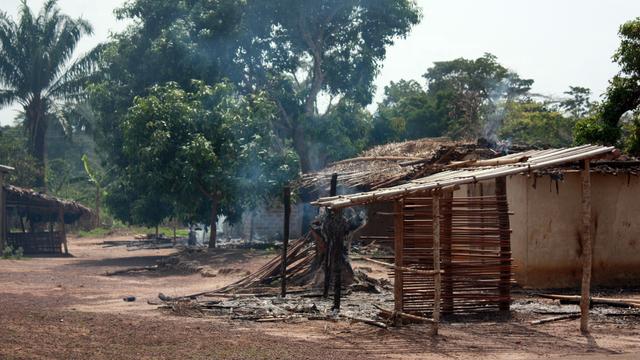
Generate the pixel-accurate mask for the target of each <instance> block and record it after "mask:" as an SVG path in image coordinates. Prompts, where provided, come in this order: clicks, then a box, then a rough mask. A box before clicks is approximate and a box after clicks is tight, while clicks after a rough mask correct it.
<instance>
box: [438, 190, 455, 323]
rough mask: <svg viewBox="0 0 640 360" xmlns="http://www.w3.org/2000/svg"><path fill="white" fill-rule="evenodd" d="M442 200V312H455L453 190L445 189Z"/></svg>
mask: <svg viewBox="0 0 640 360" xmlns="http://www.w3.org/2000/svg"><path fill="white" fill-rule="evenodd" d="M442 201H443V202H444V203H443V204H442V205H443V206H442V208H443V209H444V215H443V216H442V219H441V221H442V224H441V228H442V235H443V239H444V241H442V240H443V239H441V244H440V245H441V246H442V255H443V256H442V257H441V261H442V267H443V270H444V274H443V276H442V277H443V279H444V287H443V288H442V291H443V293H444V299H443V302H442V313H443V314H453V275H452V272H451V270H452V269H453V264H452V260H453V257H452V252H451V245H452V242H453V239H452V237H451V236H452V233H453V227H452V226H453V221H452V220H453V214H452V210H453V191H445V193H444V194H443V196H442Z"/></svg>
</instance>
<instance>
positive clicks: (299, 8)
mask: <svg viewBox="0 0 640 360" xmlns="http://www.w3.org/2000/svg"><path fill="white" fill-rule="evenodd" d="M246 3H247V6H246V8H245V16H244V18H243V29H242V30H243V31H242V36H240V38H239V43H240V48H239V51H238V61H239V62H240V63H241V64H242V65H243V66H242V67H241V69H242V70H243V72H242V79H241V80H240V83H241V84H242V85H244V86H245V89H247V90H248V91H253V90H255V89H259V90H263V91H266V92H267V93H268V94H269V95H270V98H271V99H272V100H273V101H275V103H276V104H277V106H278V110H279V113H280V121H279V127H278V129H279V132H280V134H281V136H283V137H285V138H289V139H292V141H293V146H294V148H295V149H296V151H297V153H298V155H299V156H300V161H301V167H302V170H303V171H305V172H306V171H309V170H312V169H314V168H317V167H321V166H323V165H324V164H322V163H315V164H314V163H313V162H312V158H313V154H312V153H311V152H310V150H311V149H310V147H309V144H311V143H312V141H309V140H310V138H309V134H308V132H307V129H309V127H310V123H311V122H312V121H313V120H314V119H316V118H317V117H318V116H321V115H324V114H322V113H321V111H320V109H319V107H318V99H319V98H320V97H321V96H322V95H326V96H330V97H345V98H348V99H349V100H350V101H353V102H355V103H357V104H360V105H362V106H365V105H367V104H369V103H370V102H371V99H372V94H373V91H374V85H373V82H374V79H375V77H376V75H377V74H378V71H379V69H380V66H381V64H382V60H383V59H384V58H385V55H386V49H387V47H389V46H390V45H391V44H393V42H394V40H395V39H396V38H397V37H402V36H405V35H406V34H407V33H408V32H409V30H410V29H411V27H412V26H413V25H415V24H417V23H418V21H419V20H420V16H421V14H420V11H419V9H418V7H417V5H416V4H415V3H414V2H413V1H411V0H279V1H262V0H247V1H246Z"/></svg>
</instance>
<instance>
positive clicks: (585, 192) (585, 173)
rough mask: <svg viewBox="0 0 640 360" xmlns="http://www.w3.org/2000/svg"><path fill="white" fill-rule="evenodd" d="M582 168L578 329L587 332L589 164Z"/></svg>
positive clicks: (590, 254) (588, 291) (590, 250)
mask: <svg viewBox="0 0 640 360" xmlns="http://www.w3.org/2000/svg"><path fill="white" fill-rule="evenodd" d="M582 164H583V166H582V167H583V169H582V173H581V175H582V295H581V297H580V313H581V316H580V331H581V332H583V333H588V332H589V302H590V297H591V262H592V260H593V246H592V239H591V238H592V237H591V164H590V160H589V159H587V160H583V162H582Z"/></svg>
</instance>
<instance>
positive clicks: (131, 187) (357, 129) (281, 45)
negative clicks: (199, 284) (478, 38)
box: [0, 0, 640, 234]
mask: <svg viewBox="0 0 640 360" xmlns="http://www.w3.org/2000/svg"><path fill="white" fill-rule="evenodd" d="M116 14H117V16H118V17H120V18H126V19H132V20H133V22H132V25H130V26H129V27H128V28H127V29H126V30H124V31H122V32H120V33H115V34H112V36H111V37H110V39H109V40H108V41H107V42H106V43H103V44H101V45H99V46H97V47H96V48H95V49H94V50H92V51H91V52H90V53H88V54H85V55H82V56H80V57H75V58H74V57H73V53H74V50H75V47H76V44H77V42H78V41H79V39H80V38H81V37H83V36H90V35H91V26H90V24H88V23H86V22H85V21H83V20H82V19H72V18H69V17H68V16H66V15H64V14H63V13H62V12H61V10H60V9H59V8H58V6H57V4H56V1H55V0H50V1H48V2H47V3H46V4H45V6H44V7H43V9H41V10H39V12H34V11H32V9H29V8H28V6H27V5H26V3H24V2H23V3H21V5H20V11H19V17H18V19H17V20H14V19H10V18H8V17H7V16H6V15H0V54H1V55H2V56H0V106H6V105H9V104H12V103H18V104H20V105H21V106H22V108H23V112H22V114H20V115H19V116H18V117H17V118H16V119H15V121H14V123H13V125H10V126H5V127H2V128H0V163H2V164H7V165H10V166H13V167H15V168H16V172H15V173H13V174H12V175H11V178H10V182H11V183H12V184H15V185H19V186H25V187H35V188H39V189H41V190H43V191H47V192H49V193H51V194H53V195H56V196H60V197H64V198H69V199H75V200H78V201H81V202H83V203H85V204H87V205H89V206H91V207H94V208H96V209H101V214H102V216H101V223H102V224H110V223H113V219H114V218H115V219H117V220H118V221H120V222H124V223H127V224H139V225H146V226H152V227H153V226H157V225H160V224H162V223H163V222H166V221H168V220H179V221H181V222H183V223H188V222H209V223H212V219H213V218H215V217H216V216H217V215H220V214H224V215H226V216H227V217H228V218H229V219H230V220H232V221H236V220H237V219H239V218H240V215H241V214H242V212H243V211H245V210H247V209H253V208H255V207H257V206H259V205H260V204H261V203H263V202H264V201H265V200H267V199H270V198H273V197H275V196H279V194H280V188H281V186H282V185H283V184H285V183H287V182H289V181H291V180H293V179H295V178H296V176H297V175H298V173H299V172H300V171H303V172H304V171H312V170H316V169H319V168H322V167H323V166H325V165H326V164H327V163H329V162H332V161H337V160H340V159H344V158H348V157H351V156H354V155H355V154H357V153H358V152H360V151H362V150H363V149H365V148H367V147H370V146H373V145H377V144H384V143H388V142H393V141H403V140H410V139H417V138H422V137H438V136H448V137H451V138H453V139H465V140H471V141H475V140H476V139H478V138H485V139H487V140H489V141H493V142H502V143H507V144H508V143H522V144H529V145H535V146H554V147H559V146H569V145H571V144H581V143H602V144H615V145H618V146H620V147H623V148H624V149H625V150H627V151H628V152H630V153H631V154H637V153H638V152H639V151H640V110H639V109H638V107H639V105H640V62H639V61H638V59H640V18H638V19H635V20H631V21H629V22H627V23H625V24H623V25H622V26H621V27H620V32H619V35H620V46H619V48H618V50H617V51H616V52H615V54H613V59H614V61H616V62H617V63H618V64H619V65H620V68H621V71H620V73H619V74H617V75H616V76H615V77H614V78H612V79H611V81H610V85H609V88H608V90H607V92H606V93H605V94H604V95H603V97H602V100H601V101H599V102H594V101H593V100H592V98H593V95H592V94H591V93H590V91H589V89H585V88H582V87H578V86H568V89H567V92H566V93H565V94H563V96H561V97H558V98H554V97H547V96H542V95H539V94H533V93H531V91H530V89H531V87H532V85H533V84H534V79H525V78H522V77H521V76H520V75H518V74H517V73H515V72H514V71H512V70H510V69H509V67H508V64H502V63H501V62H500V61H499V59H498V58H497V57H496V56H494V55H492V54H485V55H483V56H481V57H479V58H477V59H465V58H458V59H452V60H449V61H441V62H436V63H434V64H433V65H432V66H430V67H428V66H425V73H424V76H423V79H422V81H416V80H400V81H397V82H392V83H390V84H389V85H387V86H386V87H385V89H384V90H385V91H384V99H383V100H382V101H381V102H380V103H378V104H376V106H375V111H373V112H370V111H369V110H368V109H367V107H369V106H370V104H371V102H372V95H373V93H374V90H375V89H374V86H373V81H374V79H375V77H376V75H377V74H378V72H379V70H380V66H381V63H382V61H383V60H384V58H385V55H386V49H388V47H389V46H391V45H392V44H393V42H394V41H395V40H396V39H398V38H402V37H403V36H406V35H407V34H408V33H409V31H410V30H411V28H412V27H413V26H414V25H416V24H417V23H418V22H419V21H421V19H422V16H421V12H420V9H418V8H417V7H416V5H415V4H414V3H413V2H412V1H409V0H385V1H381V0H348V1H344V0H303V1H300V0H278V1H268V2H265V1H261V0H244V1H236V0H221V1H215V2H212V1H206V0H178V1H152V0H131V1H128V2H126V3H125V5H124V6H122V7H121V8H120V9H118V10H117V11H116ZM416 61H419V59H417V60H416ZM103 203H104V204H106V207H104V209H103V206H102V204H103ZM214 234H215V232H214Z"/></svg>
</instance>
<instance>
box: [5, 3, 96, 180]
mask: <svg viewBox="0 0 640 360" xmlns="http://www.w3.org/2000/svg"><path fill="white" fill-rule="evenodd" d="M56 3H57V1H56V0H48V1H46V2H45V4H44V5H43V7H42V9H41V10H40V12H39V13H38V14H35V13H33V12H32V11H31V9H30V8H29V7H28V6H27V3H26V0H22V1H21V4H20V7H19V11H18V12H19V19H18V21H17V22H16V21H14V20H13V19H12V18H10V17H9V16H8V15H7V14H6V13H0V107H4V106H8V105H11V104H13V103H16V102H17V103H19V104H20V105H21V106H22V108H23V110H24V123H23V127H24V129H25V130H26V131H27V134H28V147H29V151H30V153H31V155H32V156H33V157H34V158H35V159H36V160H37V162H38V168H39V171H38V173H37V176H36V181H35V184H34V185H35V186H36V187H44V186H45V168H46V164H45V162H46V156H45V154H46V140H45V135H46V133H47V128H48V127H49V124H50V122H51V121H52V120H53V119H56V116H55V115H56V114H57V111H56V110H57V106H58V105H59V104H60V103H61V102H64V101H68V100H71V99H76V98H77V97H79V96H80V95H81V92H82V90H83V86H84V85H85V81H86V80H87V77H88V75H89V74H90V72H91V69H92V66H91V65H92V61H93V59H94V56H93V54H92V55H91V56H84V57H82V58H80V59H78V60H75V61H73V60H72V57H73V53H74V50H75V49H76V46H77V44H78V41H79V40H80V39H81V38H82V36H84V35H88V34H91V33H92V28H91V26H90V25H89V23H88V22H87V21H85V20H83V19H81V18H79V19H73V18H71V17H69V16H67V15H65V14H63V13H61V12H60V9H59V7H58V6H57V4H56Z"/></svg>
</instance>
